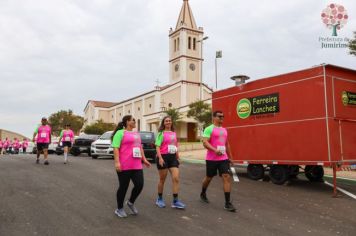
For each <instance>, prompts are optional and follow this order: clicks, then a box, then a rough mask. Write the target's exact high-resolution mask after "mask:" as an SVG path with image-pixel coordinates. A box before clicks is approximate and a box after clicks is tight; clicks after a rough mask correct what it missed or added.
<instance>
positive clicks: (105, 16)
mask: <svg viewBox="0 0 356 236" xmlns="http://www.w3.org/2000/svg"><path fill="white" fill-rule="evenodd" d="M182 3H183V0H120V1H117V0H31V1H30V0H0V129H7V130H11V131H15V132H18V133H21V134H24V135H26V136H31V135H32V133H33V130H34V128H35V126H36V125H37V124H38V123H39V122H40V119H41V117H43V116H49V115H50V114H52V113H55V112H57V111H59V110H68V109H71V110H73V111H74V113H75V114H78V115H83V110H84V108H85V105H86V103H87V102H88V100H100V101H111V102H119V101H121V100H124V99H127V98H130V97H134V96H136V95H139V94H141V93H143V92H146V91H150V90H152V89H153V88H154V86H155V85H156V82H155V81H156V80H157V79H158V80H159V81H161V84H160V85H165V84H167V83H168V81H169V78H168V43H169V41H168V33H169V28H170V27H172V28H174V27H175V25H176V21H177V19H178V15H179V11H180V9H181V6H182ZM189 3H190V6H191V8H192V11H193V15H194V17H195V20H196V23H197V25H198V26H201V27H204V32H205V36H208V37H209V39H208V40H206V41H204V50H203V57H204V59H205V61H204V67H203V70H204V73H203V74H204V78H203V81H204V83H206V84H208V85H209V86H211V87H214V86H215V52H216V51H217V50H221V51H222V54H223V57H222V58H221V59H219V60H218V89H223V88H227V87H230V86H233V81H231V80H230V77H231V76H233V75H237V74H245V75H248V76H250V77H251V79H252V80H255V79H260V78H264V77H269V76H273V75H278V74H283V73H287V72H292V71H296V70H300V69H305V68H310V67H312V66H314V65H319V64H321V63H329V64H335V65H339V66H343V67H348V68H352V69H356V57H354V56H351V55H348V50H347V49H340V48H338V49H335V48H328V49H325V48H324V49H322V48H321V42H320V41H319V38H320V37H324V38H325V37H331V29H328V28H327V27H326V26H325V25H324V24H323V22H322V19H321V13H322V11H323V10H324V9H325V8H326V7H327V6H328V4H330V3H333V1H325V0H313V1H310V0H288V1H285V0H249V1H244V0H219V1H213V0H190V1H189ZM334 3H337V4H341V5H343V6H344V7H345V9H346V10H347V12H348V15H349V18H348V20H347V23H346V24H345V25H344V27H343V28H341V30H339V31H338V37H340V38H343V39H344V38H352V37H353V34H352V32H353V31H356V1H354V0H339V1H337V2H334Z"/></svg>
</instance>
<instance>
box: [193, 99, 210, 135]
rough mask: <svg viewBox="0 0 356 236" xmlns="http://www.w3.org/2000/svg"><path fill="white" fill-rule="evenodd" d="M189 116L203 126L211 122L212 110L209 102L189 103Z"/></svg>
mask: <svg viewBox="0 0 356 236" xmlns="http://www.w3.org/2000/svg"><path fill="white" fill-rule="evenodd" d="M187 116H188V117H193V118H194V119H195V120H196V121H197V122H198V123H199V124H200V125H201V126H202V127H203V128H205V127H207V126H208V125H209V124H211V116H212V111H211V107H210V105H209V104H207V103H204V102H203V101H196V102H193V103H191V104H190V105H189V110H188V114H187Z"/></svg>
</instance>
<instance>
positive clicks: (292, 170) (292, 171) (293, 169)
mask: <svg viewBox="0 0 356 236" xmlns="http://www.w3.org/2000/svg"><path fill="white" fill-rule="evenodd" d="M298 175H299V166H296V165H293V166H289V178H291V179H295V178H297V176H298Z"/></svg>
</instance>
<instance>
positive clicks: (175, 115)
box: [165, 108, 182, 125]
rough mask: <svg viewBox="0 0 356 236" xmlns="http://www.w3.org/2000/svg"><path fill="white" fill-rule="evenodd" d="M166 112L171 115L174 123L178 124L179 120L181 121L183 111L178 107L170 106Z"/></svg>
mask: <svg viewBox="0 0 356 236" xmlns="http://www.w3.org/2000/svg"><path fill="white" fill-rule="evenodd" d="M165 113H166V114H167V115H168V116H170V117H171V118H172V123H173V124H174V125H176V124H177V121H179V120H180V119H182V113H180V112H179V111H178V109H175V108H170V109H168V110H167V111H165Z"/></svg>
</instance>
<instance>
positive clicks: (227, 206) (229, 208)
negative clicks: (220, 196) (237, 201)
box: [224, 202, 236, 212]
mask: <svg viewBox="0 0 356 236" xmlns="http://www.w3.org/2000/svg"><path fill="white" fill-rule="evenodd" d="M224 209H225V210H227V211H230V212H235V211H236V208H235V207H234V205H232V203H231V202H228V203H225V206H224Z"/></svg>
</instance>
